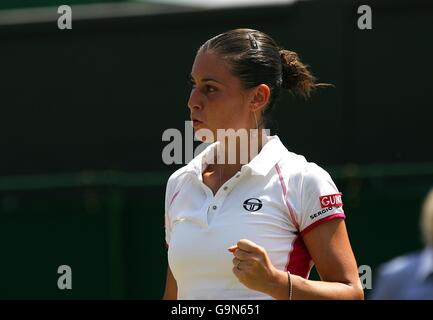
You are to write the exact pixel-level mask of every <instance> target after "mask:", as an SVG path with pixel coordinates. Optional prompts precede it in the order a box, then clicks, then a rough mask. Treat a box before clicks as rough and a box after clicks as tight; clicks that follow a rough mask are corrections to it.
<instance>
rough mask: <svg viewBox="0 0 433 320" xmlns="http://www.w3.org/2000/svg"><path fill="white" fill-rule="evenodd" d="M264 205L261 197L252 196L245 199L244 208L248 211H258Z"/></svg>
mask: <svg viewBox="0 0 433 320" xmlns="http://www.w3.org/2000/svg"><path fill="white" fill-rule="evenodd" d="M262 206H263V203H262V201H261V200H260V199H257V198H250V199H247V200H245V201H244V209H245V210H247V211H257V210H260V208H261V207H262Z"/></svg>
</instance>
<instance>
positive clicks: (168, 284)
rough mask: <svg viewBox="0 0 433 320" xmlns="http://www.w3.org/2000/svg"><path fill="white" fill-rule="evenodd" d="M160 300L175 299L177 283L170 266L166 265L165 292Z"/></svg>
mask: <svg viewBox="0 0 433 320" xmlns="http://www.w3.org/2000/svg"><path fill="white" fill-rule="evenodd" d="M162 300H177V283H176V279H174V277H173V273H171V270H170V267H167V278H166V281H165V292H164V296H163V297H162Z"/></svg>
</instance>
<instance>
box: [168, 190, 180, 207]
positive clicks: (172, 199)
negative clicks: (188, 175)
mask: <svg viewBox="0 0 433 320" xmlns="http://www.w3.org/2000/svg"><path fill="white" fill-rule="evenodd" d="M179 191H180V190H179ZM179 191H177V192H176V193H175V194H174V196H173V198H171V201H170V204H169V205H168V206H169V207H170V206H171V204H172V203H173V201H174V199H175V198H176V196H177V195H178V193H179Z"/></svg>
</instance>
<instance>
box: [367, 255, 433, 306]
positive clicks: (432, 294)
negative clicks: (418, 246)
mask: <svg viewBox="0 0 433 320" xmlns="http://www.w3.org/2000/svg"><path fill="white" fill-rule="evenodd" d="M369 298H370V299H373V300H383V299H390V300H414V299H416V300H426V299H433V248H430V247H427V248H425V249H424V250H422V251H418V252H414V253H410V254H408V255H404V256H400V257H397V258H395V259H393V260H391V261H390V262H388V263H386V264H384V265H382V266H380V267H379V270H378V273H377V274H376V279H373V291H372V293H371V295H370V296H369Z"/></svg>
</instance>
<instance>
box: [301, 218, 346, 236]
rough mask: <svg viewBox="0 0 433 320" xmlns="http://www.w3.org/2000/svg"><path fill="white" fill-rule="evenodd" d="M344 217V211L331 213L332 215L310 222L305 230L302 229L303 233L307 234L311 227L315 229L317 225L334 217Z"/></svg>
mask: <svg viewBox="0 0 433 320" xmlns="http://www.w3.org/2000/svg"><path fill="white" fill-rule="evenodd" d="M344 218H346V215H345V214H344V213H343V212H341V213H334V214H331V215H330V216H327V217H324V218H322V219H320V220H318V221H316V222H314V223H312V224H310V225H309V226H308V227H306V228H305V229H304V230H302V231H301V235H305V234H306V233H307V232H308V231H310V230H311V229H314V228H315V227H317V226H318V225H320V224H322V223H323V222H326V221H329V220H334V219H344Z"/></svg>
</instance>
